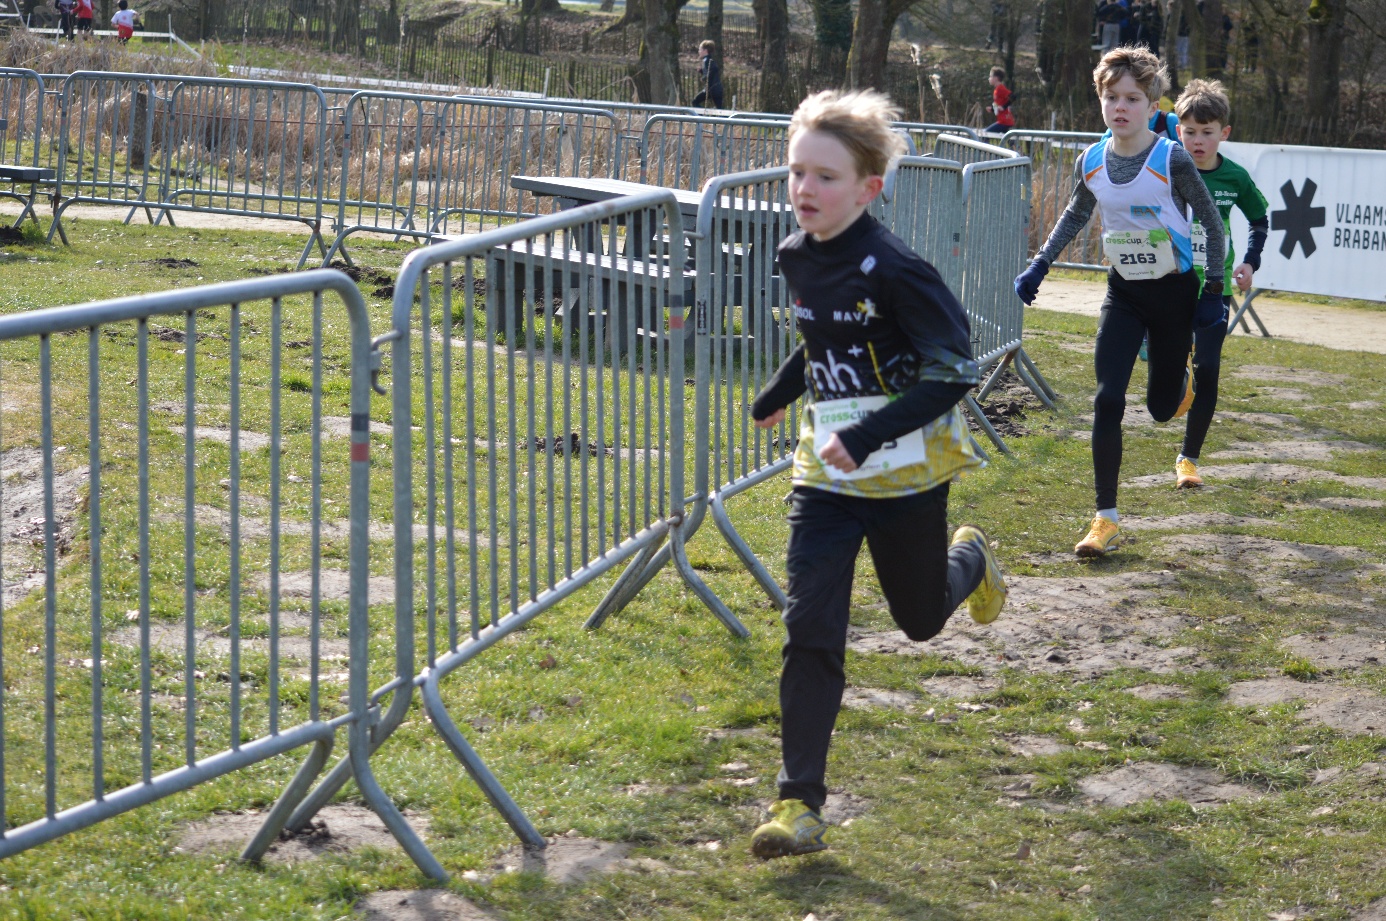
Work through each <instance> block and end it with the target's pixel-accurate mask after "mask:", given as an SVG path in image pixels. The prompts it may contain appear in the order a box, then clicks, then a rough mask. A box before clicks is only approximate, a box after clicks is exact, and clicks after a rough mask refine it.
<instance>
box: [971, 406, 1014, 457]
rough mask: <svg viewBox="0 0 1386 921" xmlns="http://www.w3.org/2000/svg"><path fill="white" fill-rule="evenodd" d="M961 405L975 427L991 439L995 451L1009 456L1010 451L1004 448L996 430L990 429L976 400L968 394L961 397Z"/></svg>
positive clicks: (989, 423)
mask: <svg viewBox="0 0 1386 921" xmlns="http://www.w3.org/2000/svg"><path fill="white" fill-rule="evenodd" d="M963 405H965V406H966V407H967V411H968V413H969V414H971V416H972V421H974V422H976V423H977V427H978V428H979V429H981V430H982V431H983V432H986V433H987V437H988V438H990V439H991V443H992V444H994V445H996V450H998V451H1000V452H1001V453H1002V454H1010V453H1011V449H1010V448H1008V447H1006V443H1005V442H1004V441H1002V440H1001V436H1000V435H999V434H998V433H997V431H996V429H994V428H993V427H992V425H991V422H990V421H989V420H988V419H987V417H986V414H985V413H983V412H982V407H981V405H980V404H978V402H977V400H976V398H975V397H973V396H972V394H970V393H969V394H968V395H967V396H965V397H963Z"/></svg>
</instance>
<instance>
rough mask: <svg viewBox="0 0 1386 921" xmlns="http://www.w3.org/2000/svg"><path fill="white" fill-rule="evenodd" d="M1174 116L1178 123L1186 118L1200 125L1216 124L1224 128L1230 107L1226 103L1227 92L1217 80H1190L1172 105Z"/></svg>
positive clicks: (1229, 114) (1230, 111)
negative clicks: (1177, 118)
mask: <svg viewBox="0 0 1386 921" xmlns="http://www.w3.org/2000/svg"><path fill="white" fill-rule="evenodd" d="M1174 114H1175V115H1177V116H1179V120H1180V121H1183V120H1184V119H1186V118H1187V119H1190V120H1191V121H1195V122H1198V123H1199V124H1200V125H1211V124H1213V123H1214V122H1216V123H1217V124H1219V125H1223V126H1226V125H1227V119H1228V118H1229V117H1230V116H1231V115H1232V106H1231V104H1230V103H1228V101H1227V90H1225V89H1224V88H1223V85H1222V84H1221V83H1219V82H1218V81H1217V80H1190V81H1189V85H1188V86H1186V87H1184V92H1182V93H1180V94H1179V101H1178V102H1176V103H1175V104H1174Z"/></svg>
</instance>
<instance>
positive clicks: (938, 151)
mask: <svg viewBox="0 0 1386 921" xmlns="http://www.w3.org/2000/svg"><path fill="white" fill-rule="evenodd" d="M933 153H934V156H935V157H940V158H942V159H944V160H953V161H955V162H957V163H961V164H963V165H964V166H966V165H967V164H969V163H987V162H989V161H991V160H1006V159H1009V158H1010V157H1011V156H1013V155H1014V153H1013V151H1009V150H1006V149H1004V148H1002V147H997V146H996V145H995V144H989V143H987V142H986V141H983V140H980V139H978V138H977V136H976V134H975V133H972V134H971V135H970V136H968V137H960V136H958V135H955V134H948V133H941V134H937V135H935V136H934V151H933Z"/></svg>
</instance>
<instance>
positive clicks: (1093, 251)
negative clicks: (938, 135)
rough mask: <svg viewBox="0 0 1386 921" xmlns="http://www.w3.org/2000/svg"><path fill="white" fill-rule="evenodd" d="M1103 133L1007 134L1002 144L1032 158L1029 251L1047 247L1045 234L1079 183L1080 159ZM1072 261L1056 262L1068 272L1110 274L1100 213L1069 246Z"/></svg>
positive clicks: (1053, 132)
mask: <svg viewBox="0 0 1386 921" xmlns="http://www.w3.org/2000/svg"><path fill="white" fill-rule="evenodd" d="M1101 138H1102V135H1100V134H1088V133H1082V132H1069V131H1016V130H1012V131H1007V132H1006V134H1005V136H1004V137H1002V138H1001V144H1002V146H1004V147H1007V148H1009V149H1011V150H1014V151H1016V152H1017V153H1020V154H1022V155H1023V156H1027V157H1029V158H1030V163H1031V164H1032V166H1031V186H1030V200H1031V201H1032V202H1033V203H1034V206H1035V208H1034V213H1033V214H1032V215H1031V223H1030V232H1031V238H1030V241H1029V247H1028V249H1029V252H1030V253H1032V254H1033V253H1035V252H1038V251H1039V248H1040V247H1041V246H1043V245H1044V239H1045V235H1046V234H1048V233H1049V230H1050V228H1052V227H1053V226H1054V225H1055V224H1057V223H1058V222H1059V215H1061V214H1063V213H1064V209H1065V208H1067V207H1068V201H1069V199H1070V198H1072V197H1073V187H1074V186H1075V185H1076V184H1077V182H1078V179H1077V173H1076V170H1077V168H1078V160H1079V159H1080V158H1081V157H1082V156H1083V151H1084V150H1086V149H1087V148H1088V145H1090V144H1092V143H1094V142H1096V141H1098V140H1101ZM1066 252H1067V253H1068V254H1069V259H1070V260H1072V261H1070V262H1056V263H1054V264H1055V265H1056V266H1058V267H1059V268H1064V269H1091V270H1093V271H1106V267H1105V266H1104V265H1102V220H1101V218H1100V217H1099V215H1098V214H1097V212H1096V211H1094V212H1093V215H1092V219H1091V220H1089V221H1088V225H1087V226H1086V227H1084V228H1083V230H1082V231H1081V232H1080V233H1079V234H1078V236H1077V237H1075V238H1074V240H1073V242H1072V243H1070V244H1069V245H1068V248H1067V250H1066Z"/></svg>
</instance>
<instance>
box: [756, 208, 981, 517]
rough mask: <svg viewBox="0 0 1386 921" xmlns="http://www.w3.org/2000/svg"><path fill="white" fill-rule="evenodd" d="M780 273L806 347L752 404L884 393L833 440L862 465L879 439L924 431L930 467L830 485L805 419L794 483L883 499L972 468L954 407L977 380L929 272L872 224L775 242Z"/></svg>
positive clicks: (769, 409) (964, 324) (952, 306)
mask: <svg viewBox="0 0 1386 921" xmlns="http://www.w3.org/2000/svg"><path fill="white" fill-rule="evenodd" d="M779 263H780V271H781V273H782V274H783V276H784V278H785V280H786V281H787V282H788V285H789V289H790V292H791V294H792V296H793V298H794V313H795V317H796V319H797V321H798V326H799V330H800V332H801V333H802V335H803V338H804V342H803V344H802V345H801V346H800V347H799V348H798V349H797V350H796V351H795V352H794V353H793V354H792V355H791V356H790V357H789V359H788V360H787V361H786V362H785V363H784V365H782V366H781V367H780V369H779V370H778V371H777V372H776V374H775V376H774V377H773V378H772V379H771V381H770V382H769V383H768V384H767V385H766V387H765V388H764V389H763V390H762V391H761V393H760V394H759V395H758V396H757V397H756V400H755V402H754V403H753V404H752V415H753V416H754V417H755V418H757V419H764V418H766V417H768V416H770V415H771V414H772V413H774V412H775V411H776V410H778V409H781V408H783V407H785V406H787V405H789V404H790V403H792V402H793V401H794V400H795V399H797V398H798V397H799V396H800V395H802V394H803V393H804V392H806V391H807V392H809V393H810V394H811V396H812V399H813V402H814V403H815V404H817V403H820V402H823V401H826V400H838V399H845V398H854V397H875V396H886V397H888V398H890V402H889V403H887V404H886V405H885V406H883V407H882V408H880V409H878V410H877V411H875V412H873V413H870V414H869V415H867V416H865V417H864V418H862V419H860V420H858V421H857V422H855V423H853V424H851V425H849V426H846V427H844V428H841V429H839V430H838V432H837V435H838V438H839V440H841V442H842V444H843V446H844V447H845V448H846V449H847V451H848V453H849V454H851V455H852V459H853V460H855V461H856V462H857V463H858V464H861V463H862V462H863V461H864V460H865V459H866V458H867V457H868V456H869V455H870V454H872V453H873V452H875V451H877V450H879V449H880V448H881V447H882V446H883V445H885V444H886V443H887V442H891V441H894V440H895V439H898V438H900V437H902V436H904V435H907V434H909V433H912V432H914V431H916V430H918V429H924V430H925V431H924V436H925V437H924V440H925V445H926V448H927V454H928V461H927V462H926V463H923V464H917V465H911V466H908V467H901V468H899V469H897V470H893V471H889V472H888V473H881V474H879V475H875V476H871V477H869V478H864V479H853V480H842V479H834V478H832V477H830V476H829V475H828V474H827V472H826V471H825V470H824V468H823V465H822V462H821V461H819V459H818V458H817V456H816V455H815V454H814V453H813V450H814V448H813V413H812V411H810V412H808V413H805V415H804V419H805V422H804V431H803V432H801V434H800V445H799V451H798V452H797V453H796V456H795V465H794V479H795V482H796V483H801V484H804V485H812V486H816V487H819V488H823V489H828V490H831V491H836V492H844V493H848V494H852V495H861V496H870V497H887V496H898V495H907V494H910V493H915V492H920V491H922V490H924V489H929V488H932V487H933V486H935V485H938V483H941V482H944V481H946V480H948V479H951V478H952V477H953V476H954V475H955V474H957V473H958V472H960V471H961V470H964V469H967V468H970V467H975V466H979V465H980V460H979V459H978V458H977V457H976V456H975V455H974V454H973V452H972V448H971V437H970V435H969V434H968V432H967V429H966V426H965V424H964V423H963V422H962V417H961V413H960V412H959V411H958V409H957V403H958V401H959V400H960V399H961V398H962V397H963V395H964V394H966V393H967V391H968V390H969V389H970V388H971V387H972V386H973V385H974V384H976V383H977V381H978V380H980V372H979V369H978V367H977V364H976V362H975V361H973V360H972V350H971V331H970V328H969V326H968V321H967V315H966V314H965V313H964V312H963V309H962V306H961V305H960V304H959V303H958V301H957V298H955V297H954V296H953V293H952V292H951V291H950V290H948V286H947V285H946V284H944V282H943V279H942V278H941V277H940V276H939V274H938V272H937V271H936V270H935V269H934V267H933V266H931V265H929V263H927V262H925V261H924V260H923V259H921V258H920V257H919V256H918V255H917V254H916V253H915V252H914V251H913V250H911V249H910V248H909V247H908V246H907V245H906V244H905V243H904V242H903V241H902V240H900V239H899V238H898V237H896V236H895V235H894V234H892V233H890V231H888V230H886V229H885V228H884V227H882V226H881V225H880V224H879V223H877V221H876V220H875V219H874V218H872V217H871V216H869V215H866V214H863V215H862V216H861V217H860V218H859V219H857V221H856V222H854V223H853V224H852V225H851V226H850V227H848V228H847V229H846V230H844V231H843V232H842V233H840V234H838V235H837V236H836V237H833V238H832V239H830V240H826V241H817V240H814V239H812V238H811V237H810V236H809V235H807V234H805V233H803V232H799V233H795V234H792V235H791V236H789V237H788V238H786V239H785V241H784V242H783V243H782V244H780V249H779Z"/></svg>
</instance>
